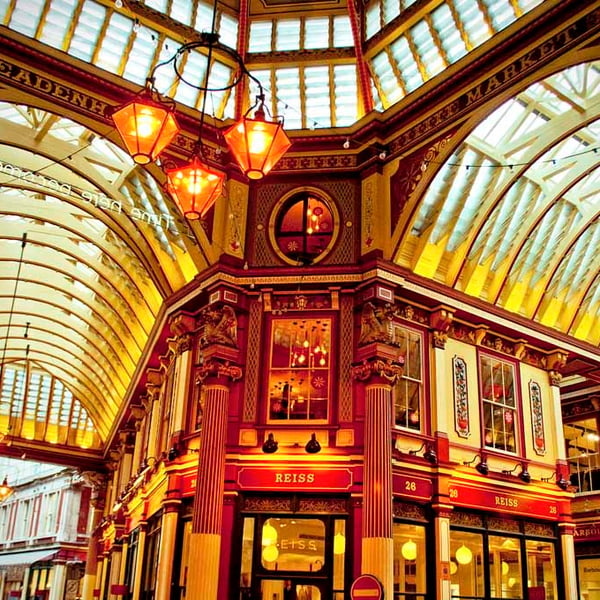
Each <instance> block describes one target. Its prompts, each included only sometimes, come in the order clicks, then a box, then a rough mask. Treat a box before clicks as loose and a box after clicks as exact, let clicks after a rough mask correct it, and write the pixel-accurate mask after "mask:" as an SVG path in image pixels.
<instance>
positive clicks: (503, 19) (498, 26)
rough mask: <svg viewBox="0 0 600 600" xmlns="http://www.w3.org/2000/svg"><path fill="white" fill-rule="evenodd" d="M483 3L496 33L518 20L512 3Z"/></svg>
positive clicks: (490, 1) (488, 0) (506, 1)
mask: <svg viewBox="0 0 600 600" xmlns="http://www.w3.org/2000/svg"><path fill="white" fill-rule="evenodd" d="M483 3H484V4H485V6H486V8H487V11H488V14H489V16H490V17H491V19H492V24H493V26H494V29H495V30H496V31H500V30H502V29H504V28H505V27H508V26H509V25H510V24H511V23H513V22H514V21H515V19H516V18H517V15H516V14H515V11H514V8H513V6H512V3H511V2H509V1H508V0H503V1H499V0H483Z"/></svg>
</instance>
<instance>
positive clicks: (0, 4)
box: [0, 0, 10, 25]
mask: <svg viewBox="0 0 600 600" xmlns="http://www.w3.org/2000/svg"><path fill="white" fill-rule="evenodd" d="M9 5H10V0H0V24H2V25H5V24H6V23H5V19H6V14H7V13H8V7H9Z"/></svg>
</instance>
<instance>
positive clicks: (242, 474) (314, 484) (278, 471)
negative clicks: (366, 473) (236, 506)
mask: <svg viewBox="0 0 600 600" xmlns="http://www.w3.org/2000/svg"><path fill="white" fill-rule="evenodd" d="M237 481H238V485H239V486H240V487H241V488H243V489H247V490H249V489H252V490H303V491H314V490H336V491H347V490H349V489H350V488H351V487H352V471H351V470H350V469H301V468H299V469H294V468H288V469H286V468H284V467H283V466H282V467H275V468H273V467H269V468H264V467H263V468H261V467H240V469H239V471H238V477H237Z"/></svg>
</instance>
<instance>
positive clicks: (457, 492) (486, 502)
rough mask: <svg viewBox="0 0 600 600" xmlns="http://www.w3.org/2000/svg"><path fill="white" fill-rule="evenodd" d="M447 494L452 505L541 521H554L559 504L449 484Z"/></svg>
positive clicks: (541, 499)
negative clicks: (540, 519)
mask: <svg viewBox="0 0 600 600" xmlns="http://www.w3.org/2000/svg"><path fill="white" fill-rule="evenodd" d="M448 493H449V495H450V500H451V501H452V503H453V504H455V505H458V506H468V507H470V508H479V509H482V510H496V511H501V512H509V513H514V514H519V515H525V516H536V517H540V518H543V519H556V518H558V515H559V503H558V502H555V501H552V500H544V499H543V498H530V497H527V496H524V495H517V494H503V493H502V492H498V491H496V490H483V489H480V488H475V487H470V486H468V485H459V484H450V485H449V486H448Z"/></svg>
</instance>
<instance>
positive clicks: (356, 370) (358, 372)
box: [352, 357, 404, 385]
mask: <svg viewBox="0 0 600 600" xmlns="http://www.w3.org/2000/svg"><path fill="white" fill-rule="evenodd" d="M403 365H404V360H403V359H402V360H396V361H393V360H391V359H386V360H384V359H382V358H378V357H373V358H370V359H366V358H365V359H363V360H362V361H361V362H360V363H357V364H354V365H352V378H353V379H356V380H357V381H368V380H369V379H371V378H374V377H379V378H380V379H383V380H384V381H385V382H387V383H389V384H390V385H393V384H394V383H396V381H397V380H398V378H399V377H400V376H401V375H402V371H403Z"/></svg>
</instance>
